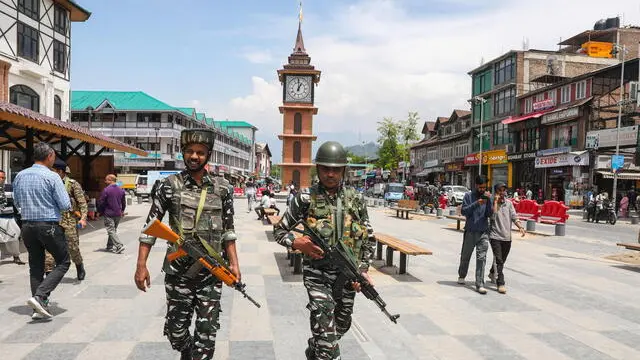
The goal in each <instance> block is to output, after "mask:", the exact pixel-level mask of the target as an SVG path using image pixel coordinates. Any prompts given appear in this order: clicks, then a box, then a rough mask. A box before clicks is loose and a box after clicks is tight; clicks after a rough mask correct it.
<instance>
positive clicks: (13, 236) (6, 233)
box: [0, 227, 16, 239]
mask: <svg viewBox="0 0 640 360" xmlns="http://www.w3.org/2000/svg"><path fill="white" fill-rule="evenodd" d="M0 233H2V234H4V235H7V236H8V237H10V238H12V239H15V238H16V234H13V235H11V234H9V232H8V231H7V230H5V229H4V228H3V227H0Z"/></svg>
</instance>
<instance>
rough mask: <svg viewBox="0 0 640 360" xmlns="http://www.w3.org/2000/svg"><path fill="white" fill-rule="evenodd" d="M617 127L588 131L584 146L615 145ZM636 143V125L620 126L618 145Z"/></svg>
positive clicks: (592, 147)
mask: <svg viewBox="0 0 640 360" xmlns="http://www.w3.org/2000/svg"><path fill="white" fill-rule="evenodd" d="M617 138H618V130H617V129H605V130H597V131H589V132H588V133H587V142H586V144H585V148H587V149H598V148H603V147H614V146H616V139H617ZM637 143H638V125H634V126H625V127H621V128H620V146H635V145H636V144H637Z"/></svg>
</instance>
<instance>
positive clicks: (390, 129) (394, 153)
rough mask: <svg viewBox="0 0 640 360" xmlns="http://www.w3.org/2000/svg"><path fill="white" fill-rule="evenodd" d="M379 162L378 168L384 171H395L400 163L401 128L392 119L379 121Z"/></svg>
mask: <svg viewBox="0 0 640 360" xmlns="http://www.w3.org/2000/svg"><path fill="white" fill-rule="evenodd" d="M377 124H378V129H377V130H378V144H379V145H380V148H379V149H378V162H377V163H376V166H377V167H379V168H382V169H395V168H396V167H397V166H398V161H400V160H399V159H400V156H399V155H400V154H399V153H398V134H399V127H398V124H397V123H396V122H394V121H393V119H392V118H390V117H385V118H383V119H382V121H378V123H377Z"/></svg>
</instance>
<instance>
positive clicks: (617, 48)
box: [611, 44, 627, 204]
mask: <svg viewBox="0 0 640 360" xmlns="http://www.w3.org/2000/svg"><path fill="white" fill-rule="evenodd" d="M613 47H614V51H622V54H621V56H622V57H621V63H620V100H619V101H618V124H617V126H616V158H617V157H618V156H619V155H620V126H621V124H622V103H623V101H624V55H625V52H626V51H627V47H626V45H622V46H620V45H619V44H614V46H613ZM617 192H618V169H616V170H615V171H614V172H613V194H612V195H611V197H612V199H613V201H614V204H615V201H616V199H617V197H616V195H617Z"/></svg>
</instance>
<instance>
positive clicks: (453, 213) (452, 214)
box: [449, 209, 457, 216]
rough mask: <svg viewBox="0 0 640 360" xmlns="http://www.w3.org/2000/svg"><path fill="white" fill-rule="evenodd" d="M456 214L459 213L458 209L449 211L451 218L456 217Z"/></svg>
mask: <svg viewBox="0 0 640 360" xmlns="http://www.w3.org/2000/svg"><path fill="white" fill-rule="evenodd" d="M456 212H457V210H456V209H449V215H451V216H456Z"/></svg>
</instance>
